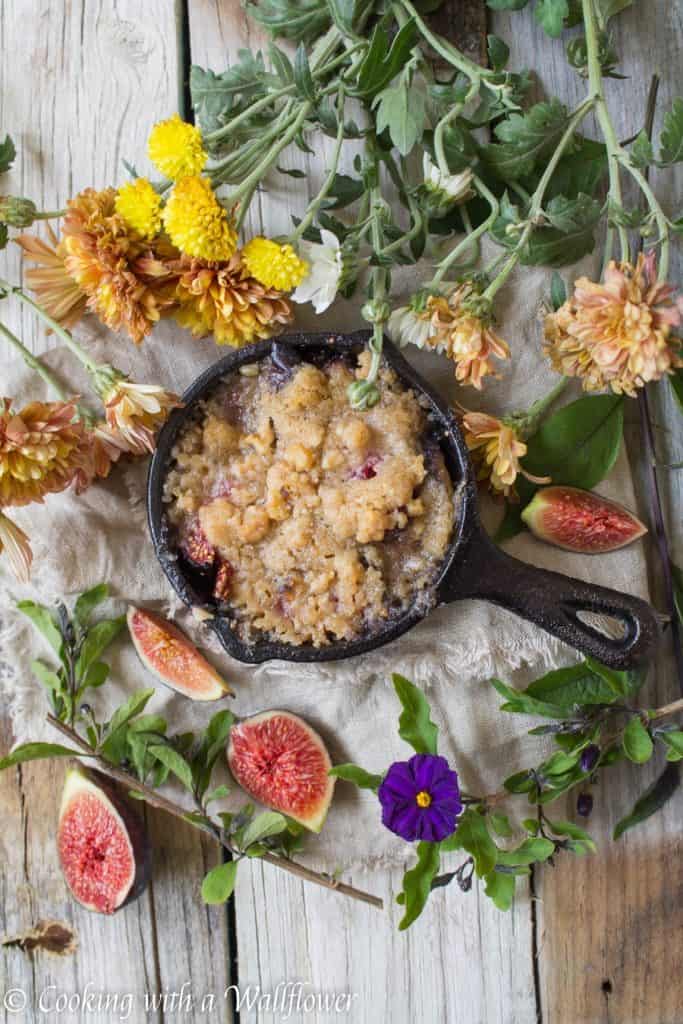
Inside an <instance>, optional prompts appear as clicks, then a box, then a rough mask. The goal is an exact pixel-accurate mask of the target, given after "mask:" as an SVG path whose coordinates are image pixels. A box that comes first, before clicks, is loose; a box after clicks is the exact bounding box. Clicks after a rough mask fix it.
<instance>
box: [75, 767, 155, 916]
mask: <svg viewBox="0 0 683 1024" xmlns="http://www.w3.org/2000/svg"><path fill="white" fill-rule="evenodd" d="M57 848H58V851H59V863H60V865H61V868H62V873H63V875H64V880H65V882H66V884H67V885H68V887H69V889H70V890H71V893H72V895H73V897H74V899H76V900H77V901H78V902H79V903H80V904H82V906H84V907H86V908H87V909H88V910H94V911H95V912H96V913H98V914H113V913H115V912H116V911H117V910H119V909H120V908H121V907H123V906H125V905H126V903H130V901H131V900H134V899H136V897H137V896H139V895H140V893H141V892H142V890H143V889H144V888H145V886H146V885H147V882H148V880H149V874H150V868H151V857H150V847H149V842H148V839H147V832H146V830H145V826H144V824H143V822H142V821H141V819H140V818H139V817H138V816H137V814H136V813H135V812H134V811H133V810H132V808H131V807H130V806H129V804H128V801H127V800H126V799H125V797H123V796H122V794H121V793H119V792H118V790H117V789H116V787H115V785H114V783H113V782H112V781H111V780H110V779H108V778H107V776H106V775H103V774H102V773H101V772H96V771H91V770H89V769H86V768H84V767H83V766H82V765H80V764H78V762H74V764H73V765H71V766H70V767H69V768H68V769H67V772H66V778H65V781H64V792H63V795H62V804H61V808H60V811H59V824H58V826H57Z"/></svg>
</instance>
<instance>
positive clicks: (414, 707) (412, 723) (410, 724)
mask: <svg viewBox="0 0 683 1024" xmlns="http://www.w3.org/2000/svg"><path fill="white" fill-rule="evenodd" d="M391 678H392V680H393V683H394V689H395V690H396V693H397V695H398V699H399V700H400V702H401V705H402V707H403V711H402V712H401V715H400V717H399V720H398V734H399V736H400V737H401V739H402V740H405V742H406V743H409V744H410V745H411V747H412V748H413V750H414V751H415V752H416V753H417V754H436V746H437V737H438V734H439V730H438V729H437V727H436V725H435V724H434V722H432V720H431V718H430V717H429V716H430V713H431V709H430V707H429V703H428V701H427V698H426V697H425V695H424V693H423V692H422V690H420V689H418V687H417V686H415V684H414V683H411V682H410V680H409V679H406V678H405V676H401V675H399V674H398V673H396V672H395V673H394V674H393V675H392V677H391Z"/></svg>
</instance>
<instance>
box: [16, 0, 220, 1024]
mask: <svg viewBox="0 0 683 1024" xmlns="http://www.w3.org/2000/svg"><path fill="white" fill-rule="evenodd" d="M0 39H1V40H2V47H3V52H4V53H5V55H6V57H7V56H8V55H10V54H11V59H6V60H5V61H4V62H3V64H2V67H1V68H0V76H1V77H0V125H2V130H3V132H4V131H8V132H10V133H11V134H12V135H13V137H14V138H15V141H16V143H17V148H18V150H19V154H18V158H17V160H16V163H15V168H14V170H13V171H12V173H11V175H8V176H7V178H4V179H3V183H2V190H3V192H6V191H7V192H12V193H14V194H19V195H27V196H30V197H32V198H33V199H35V200H36V202H38V203H39V204H40V205H41V206H42V208H43V209H54V208H57V207H59V206H60V205H61V204H63V203H64V201H65V200H66V199H67V198H68V197H69V196H71V195H73V194H74V193H75V192H76V191H77V190H78V189H80V188H83V187H85V186H88V185H92V186H94V187H103V186H104V185H107V184H111V183H116V182H118V181H120V180H121V179H122V177H123V176H124V173H125V172H124V171H123V168H122V166H121V159H122V157H127V158H129V159H131V160H139V159H140V158H143V159H144V149H145V140H146V135H147V132H148V130H149V126H150V124H151V122H153V121H154V120H155V119H157V118H159V117H161V116H167V115H168V114H169V113H171V112H172V111H173V109H174V108H175V102H176V100H175V96H176V43H175V26H174V19H173V10H172V5H171V4H168V3H166V2H164V0H150V2H149V3H147V4H145V5H144V10H143V9H142V8H141V7H140V5H139V4H136V3H134V2H132V0H120V2H118V3H117V4H111V3H108V2H104V0H102V2H90V0H88V2H87V3H86V2H85V0H81V2H77V0H74V2H71V0H70V2H67V3H64V4H52V3H48V2H47V0H35V2H34V3H32V4H30V5H27V4H26V3H24V2H23V0H2V2H0ZM0 262H1V263H2V273H3V276H5V275H7V276H9V277H10V278H13V279H18V277H19V273H20V268H19V259H18V250H17V249H16V247H15V246H10V247H9V248H8V250H7V251H6V252H5V253H3V254H1V255H0ZM2 315H3V318H5V319H6V320H7V322H8V323H10V325H11V326H12V327H13V329H14V330H16V331H17V332H18V333H20V334H22V336H23V337H24V339H25V340H26V342H27V343H29V344H30V345H31V347H33V348H34V349H35V350H36V351H40V350H41V349H44V348H45V347H46V346H49V345H50V344H51V343H50V341H49V340H48V339H46V338H45V335H44V332H43V331H42V328H40V327H39V326H38V323H37V322H36V321H35V319H33V318H31V317H27V316H25V315H23V314H22V313H21V312H20V310H19V309H18V307H17V306H16V305H15V304H11V303H3V313H2ZM4 355H5V353H4V351H3V353H2V356H3V357H4ZM12 358H16V357H15V356H14V355H13V356H12ZM36 685H38V684H36ZM0 724H1V727H2V735H1V737H0V749H2V751H3V753H4V752H5V751H6V750H8V749H9V747H10V745H11V736H10V733H9V727H8V724H7V722H6V720H2V722H1V723H0ZM62 772H63V767H62V766H61V765H58V764H55V765H49V766H48V765H45V764H37V765H30V766H26V767H24V768H23V769H22V770H11V771H9V772H6V773H3V774H2V775H1V776H0V806H2V808H3V812H4V814H3V832H2V836H1V837H0V843H1V844H2V847H1V855H2V860H3V871H2V875H1V880H0V895H1V896H2V900H1V903H2V907H1V909H0V915H1V916H0V935H1V936H2V937H7V936H12V935H17V934H21V933H24V932H25V931H26V930H28V929H29V928H31V927H32V926H33V925H35V924H36V922H37V921H38V920H39V919H41V918H50V917H54V918H56V919H58V920H60V921H64V922H66V923H67V924H68V925H69V926H70V927H72V928H73V930H74V932H75V933H76V935H77V936H78V940H79V948H78V951H77V952H76V953H75V955H72V956H70V957H68V958H64V959H57V958H55V957H50V956H47V955H46V954H44V953H41V952H36V953H34V954H33V955H32V956H31V955H29V954H27V953H24V952H22V951H21V950H20V949H19V948H16V947H12V948H7V949H5V950H2V952H1V953H0V991H1V992H5V991H6V990H7V989H9V988H13V987H18V988H21V989H22V990H23V991H24V992H26V995H27V1009H26V1013H25V1016H21V1015H19V1016H17V1015H14V1016H11V1015H8V1017H7V1019H9V1020H17V1019H22V1020H24V1019H25V1020H27V1021H32V1020H37V1019H39V1017H40V1019H46V1017H45V1016H42V1017H41V1016H40V1014H39V1008H38V1003H37V999H38V996H39V995H40V993H41V992H44V991H46V990H47V989H48V988H49V986H51V985H55V986H56V990H53V991H50V992H48V996H47V998H56V996H57V994H59V993H62V992H63V993H66V995H67V996H68V995H69V994H72V993H79V992H81V993H82V992H83V991H84V988H85V986H86V984H90V986H91V990H92V991H94V992H96V993H97V992H103V993H110V994H112V995H114V994H119V996H120V997H123V996H124V995H126V994H127V993H130V995H131V997H134V999H135V1009H134V1011H133V1013H132V1015H131V1017H130V1019H131V1020H143V1019H149V1020H153V1021H161V1020H163V1019H164V1012H163V1011H161V1010H160V1011H158V1012H154V1011H153V1012H151V1013H150V1014H149V1016H147V1015H146V1011H145V1006H144V996H145V993H146V992H150V993H152V994H159V993H166V994H170V993H173V992H174V991H175V992H177V991H179V990H180V989H181V986H182V985H183V983H184V982H189V983H190V986H191V988H192V991H193V992H194V993H195V994H196V995H198V996H199V997H200V998H201V997H203V996H204V995H205V994H206V993H210V992H215V993H216V995H217V997H219V998H217V1005H216V1009H215V1012H214V1014H213V1016H212V1017H211V1019H212V1020H213V1019H215V1020H223V1021H227V1020H230V1019H231V1014H230V1012H229V1009H228V1007H227V1004H225V1002H224V1000H223V993H224V991H225V988H226V987H227V985H228V984H229V949H228V938H227V929H226V922H225V916H224V914H223V913H222V912H221V911H218V912H216V911H213V910H212V911H209V912H207V910H206V908H205V907H203V905H202V903H201V900H200V899H199V886H200V883H201V878H202V876H203V874H204V873H205V871H206V870H208V868H209V867H211V866H213V865H214V864H215V863H217V862H218V858H219V853H218V851H217V850H216V849H215V848H214V847H213V846H211V845H207V843H206V841H202V840H201V839H200V838H199V837H198V835H197V834H196V833H194V832H193V831H192V830H191V829H189V828H187V829H179V828H178V827H177V825H176V824H175V823H174V824H173V825H171V824H170V823H169V821H168V819H166V818H164V817H162V816H161V815H159V814H152V815H150V819H149V826H150V832H151V836H152V839H153V843H154V846H155V848H156V858H155V872H154V880H153V884H152V886H151V887H150V888H149V889H148V891H147V892H146V893H145V894H144V895H143V896H142V898H141V899H140V900H138V901H137V902H136V903H135V904H132V905H131V906H130V907H127V908H125V909H124V910H123V911H121V912H120V913H118V914H117V915H115V916H114V917H113V918H101V917H99V916H97V915H94V914H90V913H88V912H86V911H83V910H81V909H80V908H79V907H78V906H77V905H76V904H74V903H73V902H72V901H71V900H70V899H69V898H68V894H67V891H66V888H65V886H64V883H63V881H62V879H61V875H60V872H59V868H58V862H57V855H56V849H55V839H54V834H55V825H56V819H57V810H58V806H59V800H60V792H61V781H62ZM167 1009H168V1001H167ZM2 1019H5V1018H4V1016H3V1017H2ZM51 1019H55V1018H54V1016H53V1017H52V1018H51ZM72 1019H73V1020H77V1019H83V1018H82V1017H79V1015H78V1012H77V1011H74V1014H73V1015H69V1014H65V1015H64V1016H62V1017H60V1020H65V1021H66V1020H72ZM87 1019H92V1020H93V1021H99V1020H102V1021H104V1020H112V1019H114V1018H113V1017H112V1013H111V1012H108V1013H102V1014H98V1013H93V1015H92V1016H88V1018H87Z"/></svg>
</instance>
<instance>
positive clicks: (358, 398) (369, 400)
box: [347, 380, 379, 410]
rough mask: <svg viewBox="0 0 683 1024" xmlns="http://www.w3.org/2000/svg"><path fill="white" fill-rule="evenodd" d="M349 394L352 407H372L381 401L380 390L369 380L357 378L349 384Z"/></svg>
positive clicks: (360, 408) (361, 408)
mask: <svg viewBox="0 0 683 1024" xmlns="http://www.w3.org/2000/svg"><path fill="white" fill-rule="evenodd" d="M347 395H348V398H349V402H350V403H351V408H352V409H359V410H363V409H370V408H372V406H373V405H377V403H378V402H379V390H378V388H377V386H376V385H375V384H373V383H372V381H369V380H356V381H354V382H353V384H349V387H348V390H347Z"/></svg>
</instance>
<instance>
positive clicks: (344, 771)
mask: <svg viewBox="0 0 683 1024" xmlns="http://www.w3.org/2000/svg"><path fill="white" fill-rule="evenodd" d="M328 775H332V776H334V778H336V779H344V781H345V782H353V784H354V785H355V786H358V788H359V789H371V790H373V791H374V792H375V793H376V792H377V790H378V789H379V787H380V785H381V783H382V779H383V778H384V776H383V775H373V774H372V772H366V771H365V769H364V768H360V767H359V766H358V765H357V764H336V765H335V766H334V768H331V769H330V771H329V772H328Z"/></svg>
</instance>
